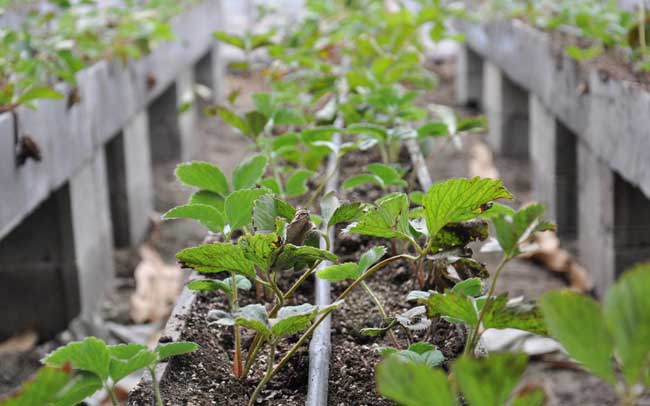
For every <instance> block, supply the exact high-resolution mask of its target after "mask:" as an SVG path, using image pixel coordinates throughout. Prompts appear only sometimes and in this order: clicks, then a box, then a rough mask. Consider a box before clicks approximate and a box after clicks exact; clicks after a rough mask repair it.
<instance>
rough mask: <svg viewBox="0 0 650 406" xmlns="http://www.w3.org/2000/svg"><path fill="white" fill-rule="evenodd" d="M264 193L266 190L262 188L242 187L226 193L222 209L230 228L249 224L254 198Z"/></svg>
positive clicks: (236, 228)
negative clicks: (228, 193)
mask: <svg viewBox="0 0 650 406" xmlns="http://www.w3.org/2000/svg"><path fill="white" fill-rule="evenodd" d="M265 194H268V192H267V191H266V190H264V189H242V190H237V191H234V192H232V193H231V194H230V195H228V197H227V198H226V203H225V205H224V209H225V214H226V219H227V220H228V224H229V225H230V229H231V230H238V229H241V228H242V227H245V226H247V225H249V224H251V222H252V221H253V205H254V204H255V200H257V199H258V198H259V197H261V196H264V195H265Z"/></svg>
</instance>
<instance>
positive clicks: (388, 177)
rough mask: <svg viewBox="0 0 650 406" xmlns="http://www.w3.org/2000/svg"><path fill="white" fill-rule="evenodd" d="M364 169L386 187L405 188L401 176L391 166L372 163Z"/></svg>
mask: <svg viewBox="0 0 650 406" xmlns="http://www.w3.org/2000/svg"><path fill="white" fill-rule="evenodd" d="M366 168H367V169H368V171H370V172H372V173H373V174H375V175H377V176H379V177H380V178H381V180H382V181H383V183H384V185H386V186H392V185H397V186H406V181H404V180H403V179H402V174H401V173H400V172H398V171H397V170H396V169H395V168H393V167H391V166H388V165H384V164H378V163H373V164H369V165H368V166H367V167H366Z"/></svg>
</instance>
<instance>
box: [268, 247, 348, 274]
mask: <svg viewBox="0 0 650 406" xmlns="http://www.w3.org/2000/svg"><path fill="white" fill-rule="evenodd" d="M337 260H338V257H337V256H336V255H334V254H332V253H331V252H329V251H326V250H322V249H319V248H314V247H309V246H302V247H297V246H295V245H293V244H285V245H284V249H283V250H282V252H281V253H280V255H278V258H277V259H276V261H275V265H274V267H275V269H278V270H282V269H291V268H294V269H295V270H299V269H302V268H304V267H305V266H306V265H308V264H312V263H314V262H316V261H331V262H336V261H337Z"/></svg>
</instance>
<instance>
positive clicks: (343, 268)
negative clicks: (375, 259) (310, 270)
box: [316, 262, 363, 282]
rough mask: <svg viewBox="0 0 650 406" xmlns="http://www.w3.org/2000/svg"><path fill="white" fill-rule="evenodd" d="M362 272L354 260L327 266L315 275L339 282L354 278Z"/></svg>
mask: <svg viewBox="0 0 650 406" xmlns="http://www.w3.org/2000/svg"><path fill="white" fill-rule="evenodd" d="M362 273H363V272H362V271H361V270H360V269H359V265H358V264H355V263H354V262H345V263H343V264H338V265H332V266H328V267H327V268H323V269H321V270H320V271H318V272H316V276H318V277H319V278H320V279H323V280H326V281H330V282H339V281H344V280H346V279H350V280H354V279H357V278H358V277H359V276H361V274H362Z"/></svg>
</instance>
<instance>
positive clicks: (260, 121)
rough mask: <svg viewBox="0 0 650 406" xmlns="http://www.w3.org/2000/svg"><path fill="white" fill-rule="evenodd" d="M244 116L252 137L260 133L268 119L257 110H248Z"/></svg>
mask: <svg viewBox="0 0 650 406" xmlns="http://www.w3.org/2000/svg"><path fill="white" fill-rule="evenodd" d="M244 117H245V118H246V124H247V125H248V129H249V131H250V135H251V136H253V137H257V136H259V135H260V134H262V133H263V132H264V129H265V128H266V123H267V122H268V121H269V119H268V117H267V116H265V115H264V114H262V113H260V112H259V111H249V112H248V113H246V114H245V115H244Z"/></svg>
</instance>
